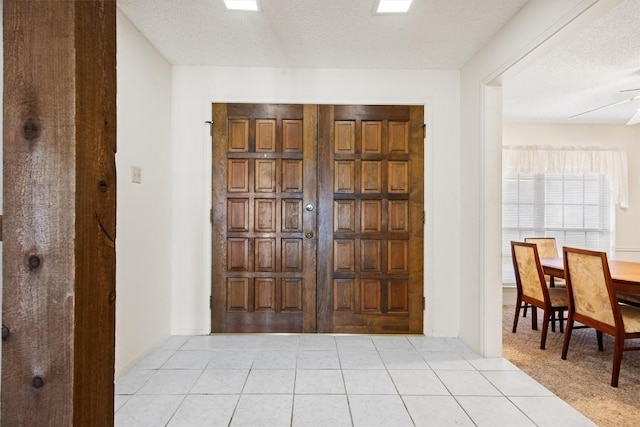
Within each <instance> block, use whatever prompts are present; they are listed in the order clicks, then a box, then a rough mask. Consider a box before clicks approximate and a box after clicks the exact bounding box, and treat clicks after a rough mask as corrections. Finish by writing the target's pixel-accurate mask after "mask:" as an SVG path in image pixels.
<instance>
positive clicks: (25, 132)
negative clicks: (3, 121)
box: [22, 119, 41, 141]
mask: <svg viewBox="0 0 640 427" xmlns="http://www.w3.org/2000/svg"><path fill="white" fill-rule="evenodd" d="M40 133H41V129H40V126H39V125H38V123H36V122H35V121H34V120H31V119H29V120H27V121H25V122H24V123H23V125H22V136H23V137H24V139H26V140H27V141H33V140H34V139H37V138H39V137H40Z"/></svg>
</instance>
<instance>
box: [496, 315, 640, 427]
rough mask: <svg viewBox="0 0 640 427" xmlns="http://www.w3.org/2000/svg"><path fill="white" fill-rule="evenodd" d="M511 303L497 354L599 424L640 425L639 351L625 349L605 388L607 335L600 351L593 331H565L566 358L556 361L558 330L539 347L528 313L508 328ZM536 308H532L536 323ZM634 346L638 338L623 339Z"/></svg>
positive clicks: (608, 364) (610, 351) (610, 356)
mask: <svg viewBox="0 0 640 427" xmlns="http://www.w3.org/2000/svg"><path fill="white" fill-rule="evenodd" d="M514 312H515V307H513V306H504V307H503V316H502V324H503V338H502V340H503V355H504V357H505V358H507V359H508V360H510V361H511V363H513V364H514V365H516V366H517V367H519V368H520V369H522V370H523V371H524V372H526V373H527V374H529V375H530V376H531V377H533V378H534V379H535V380H536V381H538V382H539V383H541V384H543V385H544V386H545V387H547V388H548V389H549V390H551V391H552V392H553V393H555V394H556V395H557V396H558V397H560V398H561V399H563V400H564V401H566V402H567V403H569V404H570V405H571V406H573V407H574V408H576V409H577V410H578V411H580V412H581V413H583V414H584V415H585V416H587V417H588V418H589V419H591V420H592V421H593V422H595V423H596V424H598V425H599V426H616V427H618V426H640V351H631V352H625V353H624V358H623V359H622V367H621V369H620V381H619V384H618V388H614V387H611V386H610V385H609V384H610V382H611V366H612V360H613V338H612V337H610V336H608V335H606V334H605V335H604V351H603V352H599V351H598V344H597V342H596V334H595V331H594V330H593V329H577V330H574V331H573V333H572V334H571V343H570V345H569V353H568V354H567V360H562V359H561V358H560V355H561V353H562V340H563V334H561V333H559V332H558V331H556V332H555V333H554V332H551V328H549V333H548V334H547V345H546V349H545V350H540V333H541V331H542V326H541V325H539V326H538V330H537V331H534V330H532V329H531V313H530V312H529V313H527V317H526V318H522V312H521V313H520V320H519V321H518V331H517V332H516V333H515V334H514V333H512V332H511V327H512V324H513V315H514ZM541 318H542V311H541V310H540V311H538V322H539V323H540V322H541ZM629 345H636V346H637V345H640V340H631V341H627V346H629Z"/></svg>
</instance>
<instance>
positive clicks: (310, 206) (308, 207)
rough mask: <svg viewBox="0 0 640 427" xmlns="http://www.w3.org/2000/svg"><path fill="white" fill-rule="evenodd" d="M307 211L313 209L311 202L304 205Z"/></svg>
mask: <svg viewBox="0 0 640 427" xmlns="http://www.w3.org/2000/svg"><path fill="white" fill-rule="evenodd" d="M304 208H305V209H306V210H307V211H309V212H311V211H312V210H313V205H312V204H311V203H307V205H306V206H305V207H304Z"/></svg>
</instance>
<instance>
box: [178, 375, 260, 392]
mask: <svg viewBox="0 0 640 427" xmlns="http://www.w3.org/2000/svg"><path fill="white" fill-rule="evenodd" d="M248 375H249V371H248V370H240V369H207V370H205V371H204V372H203V373H202V375H200V378H198V381H197V382H196V384H195V385H194V386H193V388H192V389H191V391H190V393H191V394H240V393H241V392H242V389H243V387H244V384H245V382H246V381H247V376H248Z"/></svg>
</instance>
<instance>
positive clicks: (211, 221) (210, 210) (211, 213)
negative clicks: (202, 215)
mask: <svg viewBox="0 0 640 427" xmlns="http://www.w3.org/2000/svg"><path fill="white" fill-rule="evenodd" d="M209 222H210V223H211V224H213V208H211V209H209Z"/></svg>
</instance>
